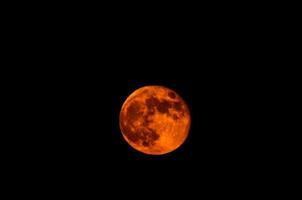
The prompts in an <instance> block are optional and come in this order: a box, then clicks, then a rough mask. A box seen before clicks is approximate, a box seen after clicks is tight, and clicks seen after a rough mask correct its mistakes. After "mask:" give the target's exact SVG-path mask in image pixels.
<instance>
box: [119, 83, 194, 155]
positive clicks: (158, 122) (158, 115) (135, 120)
mask: <svg viewBox="0 0 302 200" xmlns="http://www.w3.org/2000/svg"><path fill="white" fill-rule="evenodd" d="M119 120H120V128H121V131H122V134H123V137H124V138H125V140H126V141H127V143H128V144H129V145H130V146H132V147H133V148H134V149H136V150H138V151H140V152H143V153H145V154H150V155H161V154H166V153H169V152H171V151H174V150H175V149H177V148H178V147H180V146H181V145H182V144H183V142H184V141H185V140H186V138H187V136H188V133H189V129H190V124H191V117H190V112H189V109H188V106H187V105H186V103H185V102H184V100H183V99H182V98H181V97H180V96H179V95H178V94H177V93H176V92H174V91H173V90H171V89H168V88H166V87H163V86H145V87H142V88H139V89H137V90H135V91H134V92H133V93H132V94H131V95H130V96H129V97H128V98H127V99H126V101H125V102H124V104H123V106H122V108H121V112H120V118H119Z"/></svg>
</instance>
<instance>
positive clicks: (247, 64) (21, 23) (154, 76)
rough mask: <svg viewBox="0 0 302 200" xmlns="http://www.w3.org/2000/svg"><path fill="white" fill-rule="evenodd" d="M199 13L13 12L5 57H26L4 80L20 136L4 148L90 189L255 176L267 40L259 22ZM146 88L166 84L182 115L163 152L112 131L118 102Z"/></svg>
mask: <svg viewBox="0 0 302 200" xmlns="http://www.w3.org/2000/svg"><path fill="white" fill-rule="evenodd" d="M41 12H43V11H41ZM62 13H64V12H62ZM198 13H199V12H197V13H195V12H193V13H191V15H187V16H186V17H175V18H174V17H171V16H170V17H169V16H166V17H164V18H156V19H155V18H152V17H151V18H143V19H141V18H140V17H138V16H128V17H117V16H116V15H103V14H102V13H101V14H100V12H89V14H86V15H85V16H83V15H79V14H77V15H66V16H63V17H58V18H54V17H51V16H53V15H47V16H45V17H43V18H40V17H37V15H33V16H32V17H31V18H18V20H17V22H18V26H16V27H17V30H16V31H12V33H11V35H12V37H14V42H12V44H11V45H10V48H11V49H8V51H16V52H17V53H16V55H18V56H16V57H15V58H13V59H11V62H10V65H11V66H26V67H22V68H18V69H17V68H13V76H14V78H15V79H16V80H18V81H16V82H13V81H12V82H11V84H13V85H15V86H16V88H17V89H16V91H15V93H16V94H17V96H18V98H16V99H14V102H15V104H16V107H17V108H19V110H18V113H20V114H18V115H17V117H18V118H20V120H21V121H22V123H21V124H20V125H19V126H18V128H21V129H22V130H24V131H23V132H22V133H26V134H21V135H20V136H18V137H17V136H16V138H18V141H19V142H20V144H21V145H20V149H22V151H19V150H16V149H15V150H16V151H17V156H18V159H17V160H18V162H19V163H20V165H22V166H23V168H22V169H23V170H24V172H26V173H27V172H28V170H29V171H30V172H32V174H35V175H37V177H39V178H40V179H41V180H42V181H43V180H45V179H47V180H56V182H57V183H58V182H60V181H61V180H63V182H64V181H65V182H64V183H70V182H72V183H78V182H82V180H83V181H84V182H85V183H86V182H88V183H89V184H93V185H94V186H96V185H97V186H99V184H101V183H100V182H102V181H104V182H106V183H107V180H111V179H113V180H115V181H116V182H115V183H118V184H120V185H121V186H124V185H127V184H129V183H127V180H129V179H131V180H134V181H135V182H136V183H137V184H140V183H144V184H146V183H149V181H151V182H152V181H156V182H157V184H158V185H161V184H163V185H164V184H165V183H166V181H167V184H168V183H169V184H173V183H174V184H175V183H176V184H177V182H174V180H175V179H177V178H185V179H186V180H187V181H188V182H189V181H190V180H197V181H200V182H201V185H208V186H209V185H210V186H211V185H216V183H217V182H218V183H220V184H222V185H224V186H225V187H227V186H228V184H230V182H236V183H240V182H242V181H243V182H244V181H246V180H250V179H254V178H255V177H257V176H259V173H258V172H259V171H263V167H264V164H263V163H265V162H267V161H266V160H267V159H269V151H263V150H267V149H265V147H264V146H265V144H266V142H267V136H265V135H264V134H263V133H265V132H266V131H267V130H266V129H264V128H262V127H261V125H262V124H264V123H266V121H265V120H266V119H265V116H266V114H267V113H265V112H263V110H262V111H261V113H260V110H261V108H262V107H263V106H265V105H266V104H269V102H267V101H266V100H265V98H264V97H265V95H267V93H269V92H270V83H268V84H267V83H266V80H267V77H268V76H269V75H271V72H272V71H270V70H269V69H266V68H265V66H267V65H269V64H270V60H269V59H266V58H267V57H268V56H269V53H268V51H267V48H268V46H271V45H275V44H272V43H270V38H271V35H270V33H267V32H266V31H265V28H266V27H267V24H266V23H265V22H264V23H256V24H255V23H254V20H255V19H251V18H249V17H248V16H247V17H245V18H241V17H240V16H241V14H240V15H234V16H233V15H232V14H231V13H229V14H230V15H227V16H228V17H225V16H226V15H223V14H221V15H217V14H215V13H211V12H201V14H198ZM49 16H50V17H49ZM77 16H79V17H77ZM152 16H153V15H152ZM264 24H266V25H264ZM256 26H257V28H255V27H256ZM20 32H22V34H20ZM145 85H163V86H166V87H168V88H171V89H173V90H175V91H176V92H177V93H179V94H180V95H181V96H182V97H183V99H184V100H185V101H186V102H187V104H188V106H189V109H190V112H191V117H192V124H191V129H190V133H189V136H188V138H187V140H186V141H185V143H184V144H183V145H182V146H181V147H180V148H179V149H177V150H176V151H174V152H171V153H169V154H166V155H162V156H148V155H145V154H142V153H140V152H137V151H136V150H134V149H132V148H131V147H130V146H129V145H128V144H127V143H126V142H125V141H124V139H123V138H122V135H121V132H120V129H119V112H120V109H121V106H122V104H123V102H124V101H125V99H126V98H127V96H128V95H129V94H130V93H131V92H133V91H134V90H136V89H137V88H139V87H142V86H145ZM18 149H19V148H18ZM27 174H28V173H27ZM108 176H109V178H108ZM106 177H107V178H106ZM94 183H96V184H94ZM182 183H186V182H182ZM210 186H209V187H210Z"/></svg>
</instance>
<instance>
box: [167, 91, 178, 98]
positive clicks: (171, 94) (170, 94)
mask: <svg viewBox="0 0 302 200" xmlns="http://www.w3.org/2000/svg"><path fill="white" fill-rule="evenodd" d="M168 96H169V97H170V98H171V99H175V98H176V94H175V93H174V92H168Z"/></svg>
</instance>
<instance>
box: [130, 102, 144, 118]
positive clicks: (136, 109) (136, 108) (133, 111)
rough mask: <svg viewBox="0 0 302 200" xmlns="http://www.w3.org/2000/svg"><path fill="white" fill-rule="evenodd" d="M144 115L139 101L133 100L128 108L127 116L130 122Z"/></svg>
mask: <svg viewBox="0 0 302 200" xmlns="http://www.w3.org/2000/svg"><path fill="white" fill-rule="evenodd" d="M142 115H143V112H142V111H141V105H140V104H139V103H138V102H133V103H131V104H130V105H129V107H128V108H127V117H128V119H129V122H133V121H135V120H137V119H138V118H139V117H141V116H142Z"/></svg>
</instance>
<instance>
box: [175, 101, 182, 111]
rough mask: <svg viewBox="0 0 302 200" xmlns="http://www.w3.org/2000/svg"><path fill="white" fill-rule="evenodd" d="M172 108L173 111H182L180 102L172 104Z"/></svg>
mask: <svg viewBox="0 0 302 200" xmlns="http://www.w3.org/2000/svg"><path fill="white" fill-rule="evenodd" d="M173 107H174V108H175V110H178V111H181V110H182V104H181V102H180V101H177V102H175V103H174V104H173Z"/></svg>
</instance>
